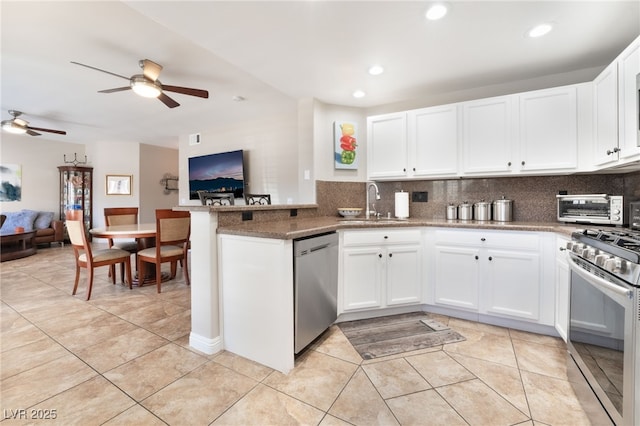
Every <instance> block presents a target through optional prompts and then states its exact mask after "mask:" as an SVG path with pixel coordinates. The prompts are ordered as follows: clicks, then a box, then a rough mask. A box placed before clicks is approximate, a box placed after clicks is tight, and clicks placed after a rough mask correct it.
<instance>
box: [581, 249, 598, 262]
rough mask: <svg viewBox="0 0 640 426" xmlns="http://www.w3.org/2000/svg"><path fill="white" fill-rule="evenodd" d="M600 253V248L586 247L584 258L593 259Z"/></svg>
mask: <svg viewBox="0 0 640 426" xmlns="http://www.w3.org/2000/svg"><path fill="white" fill-rule="evenodd" d="M598 254H600V250H598V249H595V248H589V249H585V250H584V258H585V259H589V260H593V259H595V258H596V256H597V255H598Z"/></svg>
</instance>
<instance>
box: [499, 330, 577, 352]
mask: <svg viewBox="0 0 640 426" xmlns="http://www.w3.org/2000/svg"><path fill="white" fill-rule="evenodd" d="M509 334H510V335H511V338H512V339H518V340H525V341H527V342H531V343H538V344H540V345H548V346H554V347H557V348H562V349H566V348H567V344H566V343H564V340H562V339H561V338H559V337H554V336H547V335H545V334H536V333H530V332H528V331H522V330H514V329H509Z"/></svg>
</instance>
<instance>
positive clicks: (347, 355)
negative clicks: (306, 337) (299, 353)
mask: <svg viewBox="0 0 640 426" xmlns="http://www.w3.org/2000/svg"><path fill="white" fill-rule="evenodd" d="M311 348H312V349H313V350H315V351H317V352H321V353H323V354H327V355H331V356H333V357H336V358H340V359H342V360H344V361H348V362H352V363H354V364H361V363H362V357H361V356H360V354H359V353H358V351H356V350H355V349H354V347H353V346H352V345H351V343H349V339H347V338H346V336H345V335H344V333H342V330H340V327H338V326H337V325H333V326H331V327H329V329H328V330H327V331H325V332H324V334H323V336H322V337H321V338H320V339H319V340H318V341H317V342H315V343H314V344H313V345H312V346H311Z"/></svg>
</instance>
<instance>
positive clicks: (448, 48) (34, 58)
mask: <svg viewBox="0 0 640 426" xmlns="http://www.w3.org/2000/svg"><path fill="white" fill-rule="evenodd" d="M431 3H433V2H426V1H408V2H402V1H349V2H347V1H327V0H325V1H322V0H316V1H289V2H284V1H279V2H276V1H256V2H246V1H227V2H222V1H193V2H188V1H126V2H119V1H105V2H90V1H79V2H78V1H76V2H58V1H45V2H25V1H6V0H2V1H1V3H0V14H1V24H2V29H1V37H2V38H1V43H2V44H1V59H0V60H1V68H0V70H1V109H2V111H1V114H0V117H1V118H2V119H3V120H5V119H8V118H10V116H9V114H8V112H7V110H9V109H15V110H20V111H24V112H25V116H24V117H23V118H24V119H26V120H27V121H29V122H30V125H32V126H35V127H44V128H53V129H61V130H66V131H67V135H66V136H59V135H53V134H49V133H44V134H43V135H42V136H39V137H40V138H48V139H55V140H60V141H68V142H78V143H90V142H91V141H134V142H142V143H148V144H154V145H160V146H168V147H177V143H178V142H177V141H178V136H179V135H185V134H189V133H195V132H200V131H206V129H207V128H213V127H216V126H218V125H221V124H228V123H232V122H236V121H241V120H252V119H254V118H256V117H260V116H261V115H264V114H265V112H266V111H268V112H274V111H277V110H278V109H281V108H282V109H285V108H288V109H291V108H295V106H296V105H297V99H300V98H316V99H318V100H320V101H323V102H325V103H330V104H336V105H345V106H353V107H362V108H370V107H375V106H379V105H384V104H390V103H398V102H403V101H407V100H415V99H421V98H425V99H426V98H428V97H429V96H434V95H438V94H442V93H448V92H454V91H460V90H467V89H472V88H477V87H483V86H489V85H495V84H501V83H510V82H516V81H520V80H526V79H534V78H538V77H541V76H547V75H551V74H558V73H566V72H572V71H577V70H582V69H588V68H594V67H604V66H605V65H606V64H608V63H609V62H611V60H612V59H614V58H615V56H617V54H618V53H619V52H620V51H621V50H622V49H623V48H624V47H625V46H626V45H628V44H629V43H630V42H631V41H632V40H633V39H634V38H635V37H637V36H638V34H640V1H637V0H635V1H567V2H562V1H531V2H527V1H496V2H486V1H467V2H462V1H449V2H447V3H448V5H449V6H450V11H449V14H448V15H447V16H446V17H445V18H444V19H443V20H441V21H436V22H432V21H427V20H426V19H425V17H424V12H425V11H426V9H427V7H428V5H429V4H431ZM549 21H551V22H553V23H554V25H555V28H554V30H553V31H552V32H551V33H550V34H549V35H548V36H546V37H543V38H539V39H530V38H527V37H525V32H526V31H527V30H528V29H530V28H531V27H532V26H534V25H535V24H538V23H540V22H549ZM144 58H148V59H151V60H153V61H155V62H158V63H160V64H161V65H163V66H164V69H163V71H162V73H161V75H160V80H161V81H162V82H163V83H165V84H169V85H176V86H186V87H193V88H198V89H206V90H208V91H209V93H210V98H209V99H200V98H196V97H191V96H185V95H180V94H173V93H167V94H168V95H169V96H171V97H172V98H174V99H175V100H176V101H178V102H179V103H180V104H181V106H180V107H177V108H174V109H169V108H167V107H166V106H165V105H164V104H162V103H161V102H160V101H158V100H155V99H144V98H140V97H138V96H136V95H135V94H133V93H132V92H131V91H125V92H118V93H111V94H102V93H97V91H98V90H103V89H109V88H114V87H122V86H126V85H127V81H125V80H123V79H120V78H118V77H115V76H112V75H109V74H105V73H100V72H97V71H93V70H90V69H87V68H84V67H80V66H77V65H73V64H71V63H70V61H77V62H81V63H84V64H88V65H91V66H94V67H97V68H101V69H104V70H107V71H111V72H113V73H116V74H120V75H124V76H130V75H133V74H138V73H140V68H139V67H138V60H140V59H144ZM374 63H379V64H381V65H383V66H384V67H385V70H386V71H385V73H384V74H383V75H381V76H377V77H373V76H370V75H368V74H367V73H366V70H367V68H368V67H369V66H370V65H372V64H374ZM356 89H361V90H364V91H365V92H366V93H367V96H366V97H364V98H361V99H355V98H353V97H352V96H351V94H352V92H353V91H354V90H356ZM235 95H241V96H243V97H245V98H246V101H244V102H235V101H233V100H232V98H233V96H235ZM24 137H25V138H28V137H30V136H24Z"/></svg>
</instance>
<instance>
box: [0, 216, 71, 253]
mask: <svg viewBox="0 0 640 426" xmlns="http://www.w3.org/2000/svg"><path fill="white" fill-rule="evenodd" d="M54 216H55V214H54V213H53V212H47V211H36V210H27V209H23V210H20V211H17V212H4V213H2V214H0V232H14V230H15V229H16V228H17V227H22V228H24V230H25V231H33V230H34V229H35V231H36V237H35V243H36V244H37V245H41V244H48V245H51V243H60V245H63V244H64V222H63V221H61V220H56V219H54Z"/></svg>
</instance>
